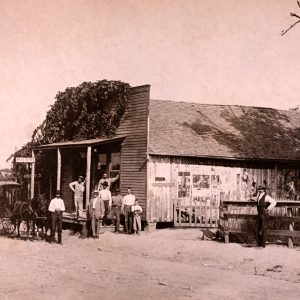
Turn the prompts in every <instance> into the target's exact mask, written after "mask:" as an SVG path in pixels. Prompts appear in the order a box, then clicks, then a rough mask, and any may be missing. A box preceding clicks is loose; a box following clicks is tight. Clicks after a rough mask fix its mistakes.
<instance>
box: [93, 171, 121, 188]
mask: <svg viewBox="0 0 300 300" xmlns="http://www.w3.org/2000/svg"><path fill="white" fill-rule="evenodd" d="M118 179H119V175H117V176H116V177H114V178H105V179H104V178H101V179H100V180H99V183H98V191H100V190H102V189H103V182H104V181H106V182H107V184H108V186H107V189H108V190H110V186H111V184H112V183H114V182H115V181H117V180H118Z"/></svg>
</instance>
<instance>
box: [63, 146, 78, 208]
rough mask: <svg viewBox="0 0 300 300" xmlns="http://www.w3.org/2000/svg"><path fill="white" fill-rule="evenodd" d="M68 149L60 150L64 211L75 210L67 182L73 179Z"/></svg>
mask: <svg viewBox="0 0 300 300" xmlns="http://www.w3.org/2000/svg"><path fill="white" fill-rule="evenodd" d="M69 152H70V151H68V150H62V166H61V171H62V176H61V191H62V198H63V199H64V203H65V207H66V212H73V211H74V210H75V204H74V199H73V192H72V190H71V189H70V187H69V184H70V183H71V182H72V181H73V180H74V178H73V177H74V175H73V172H74V167H73V161H72V159H71V155H70V153H69Z"/></svg>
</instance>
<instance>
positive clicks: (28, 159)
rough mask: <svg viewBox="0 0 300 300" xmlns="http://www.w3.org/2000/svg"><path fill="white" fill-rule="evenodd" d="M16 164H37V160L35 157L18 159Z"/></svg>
mask: <svg viewBox="0 0 300 300" xmlns="http://www.w3.org/2000/svg"><path fill="white" fill-rule="evenodd" d="M16 162H17V163H27V164H30V163H34V162H35V158H34V157H16Z"/></svg>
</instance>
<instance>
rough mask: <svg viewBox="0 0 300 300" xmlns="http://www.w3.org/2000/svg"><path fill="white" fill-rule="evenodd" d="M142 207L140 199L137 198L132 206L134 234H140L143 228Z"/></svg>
mask: <svg viewBox="0 0 300 300" xmlns="http://www.w3.org/2000/svg"><path fill="white" fill-rule="evenodd" d="M142 211H143V210H142V207H141V206H140V205H139V202H138V200H137V199H136V200H135V203H134V205H133V206H131V212H132V215H133V216H132V217H133V230H134V234H138V235H139V234H140V231H141V230H142V224H141V214H142Z"/></svg>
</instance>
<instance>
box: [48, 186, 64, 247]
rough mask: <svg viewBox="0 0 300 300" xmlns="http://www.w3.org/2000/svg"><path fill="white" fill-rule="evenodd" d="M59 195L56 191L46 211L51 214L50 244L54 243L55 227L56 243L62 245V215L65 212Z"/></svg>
mask: <svg viewBox="0 0 300 300" xmlns="http://www.w3.org/2000/svg"><path fill="white" fill-rule="evenodd" d="M60 197H61V193H60V191H59V190H57V191H56V197H55V198H53V199H52V200H51V202H50V204H49V208H48V210H49V211H50V212H51V244H52V243H53V242H54V238H55V231H56V226H57V234H58V243H59V244H61V245H62V239H61V233H62V213H63V211H65V210H66V209H65V204H64V200H63V199H61V198H60Z"/></svg>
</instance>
